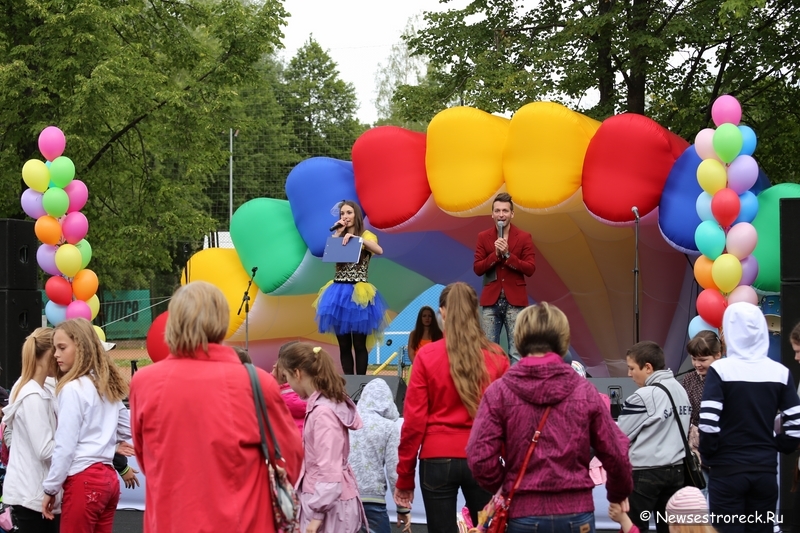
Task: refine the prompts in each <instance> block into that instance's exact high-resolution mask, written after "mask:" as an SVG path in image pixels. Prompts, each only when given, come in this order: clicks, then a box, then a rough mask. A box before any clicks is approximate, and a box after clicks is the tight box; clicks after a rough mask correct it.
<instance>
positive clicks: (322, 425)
mask: <svg viewBox="0 0 800 533" xmlns="http://www.w3.org/2000/svg"><path fill="white" fill-rule="evenodd" d="M278 369H279V371H280V372H282V373H283V374H284V376H285V378H286V381H287V382H288V383H289V385H290V386H291V388H292V390H294V391H295V392H296V393H297V394H298V396H300V398H306V399H307V401H308V403H307V405H306V418H305V427H304V430H303V445H304V449H305V458H304V460H303V473H302V474H301V480H300V482H299V485H298V488H299V493H298V498H299V500H300V516H299V520H300V531H302V532H304V533H358V532H359V531H361V530H362V528H363V527H364V525H365V524H366V523H367V520H366V516H365V514H364V508H363V506H362V504H361V499H360V498H359V495H358V484H357V483H356V478H355V475H354V474H353V470H352V468H350V464H349V463H348V461H347V459H348V457H349V455H350V434H349V430H357V429H360V428H361V426H362V422H361V417H360V416H359V415H358V411H357V410H356V406H355V404H354V403H353V401H352V400H350V398H348V397H347V392H346V390H345V381H344V378H342V377H341V376H339V375H338V373H337V372H336V368H335V366H334V364H333V360H332V359H331V356H330V355H328V353H327V352H325V350H323V349H321V348H320V347H319V346H313V345H311V344H308V343H305V342H297V343H294V344H292V345H290V346H288V347H286V348H285V349H284V350H281V352H280V354H279V356H278Z"/></svg>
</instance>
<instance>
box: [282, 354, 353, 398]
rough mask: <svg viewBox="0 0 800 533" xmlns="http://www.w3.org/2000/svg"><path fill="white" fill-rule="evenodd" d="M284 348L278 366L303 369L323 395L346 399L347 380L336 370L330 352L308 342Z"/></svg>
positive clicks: (287, 369) (288, 369) (290, 370)
mask: <svg viewBox="0 0 800 533" xmlns="http://www.w3.org/2000/svg"><path fill="white" fill-rule="evenodd" d="M283 348H285V349H283ZM283 348H282V349H281V350H280V352H279V353H278V368H280V369H282V370H286V371H288V372H294V371H295V370H302V371H303V372H305V373H306V374H307V375H308V377H310V378H311V381H312V383H314V388H315V389H316V390H318V391H319V392H320V393H321V394H322V395H323V396H325V397H326V398H328V399H329V400H333V401H334V402H337V403H338V402H343V401H345V399H346V398H347V389H346V388H345V380H344V378H343V377H342V376H340V375H339V373H338V372H337V371H336V367H335V366H334V364H333V359H332V358H331V356H330V355H329V354H328V352H326V351H325V350H323V349H322V348H320V347H319V346H314V345H313V344H309V343H307V342H295V343H292V344H289V345H288V346H284V347H283Z"/></svg>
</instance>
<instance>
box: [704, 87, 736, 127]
mask: <svg viewBox="0 0 800 533" xmlns="http://www.w3.org/2000/svg"><path fill="white" fill-rule="evenodd" d="M711 118H713V119H714V124H716V125H717V126H721V125H722V124H725V123H726V122H730V123H731V124H733V125H734V126H738V125H739V122H740V121H741V120H742V106H740V105H739V100H737V99H736V98H734V97H733V96H731V95H729V94H723V95H722V96H720V97H719V98H717V99H716V100H714V105H712V106H711Z"/></svg>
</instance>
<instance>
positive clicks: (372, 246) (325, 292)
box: [314, 200, 388, 375]
mask: <svg viewBox="0 0 800 533" xmlns="http://www.w3.org/2000/svg"><path fill="white" fill-rule="evenodd" d="M339 216H340V220H339V222H337V224H336V227H338V229H336V230H335V231H334V234H333V236H334V237H342V238H343V242H342V244H343V245H344V244H347V243H348V241H349V240H350V239H351V238H353V237H361V238H362V239H363V244H362V247H361V256H360V258H359V260H358V263H336V274H335V276H334V277H333V281H329V282H328V283H327V284H326V285H325V286H324V287H322V289H320V291H319V297H318V298H317V299H316V301H315V302H314V307H316V309H317V316H316V320H317V326H318V328H319V331H320V333H330V332H333V333H335V334H336V340H337V341H338V342H339V358H340V360H341V362H342V370H343V371H344V373H345V374H353V370H354V368H353V353H352V352H353V351H355V373H356V374H360V375H365V374H366V373H367V357H368V356H369V352H368V351H367V336H368V335H370V334H373V333H377V334H379V333H381V332H382V331H383V329H384V328H385V327H386V319H385V315H386V310H387V309H388V306H387V305H386V302H385V301H384V300H383V298H382V297H381V295H380V294H379V293H378V291H377V289H375V286H374V285H372V284H371V283H369V282H367V276H368V273H369V261H370V259H371V258H372V256H373V255H381V254H382V253H383V248H381V247H380V245H379V244H378V237H376V236H375V234H374V233H372V232H371V231H367V230H365V229H364V216H363V215H362V213H361V208H360V207H359V206H358V204H357V203H355V202H354V201H353V200H343V201H342V202H341V203H340V204H339Z"/></svg>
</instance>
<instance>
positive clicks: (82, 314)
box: [67, 300, 92, 321]
mask: <svg viewBox="0 0 800 533" xmlns="http://www.w3.org/2000/svg"><path fill="white" fill-rule="evenodd" d="M73 318H85V319H86V320H89V321H91V320H92V310H91V308H89V304H87V303H86V302H84V301H83V300H75V301H74V302H72V303H71V304H69V305H68V306H67V320H70V319H73Z"/></svg>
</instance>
